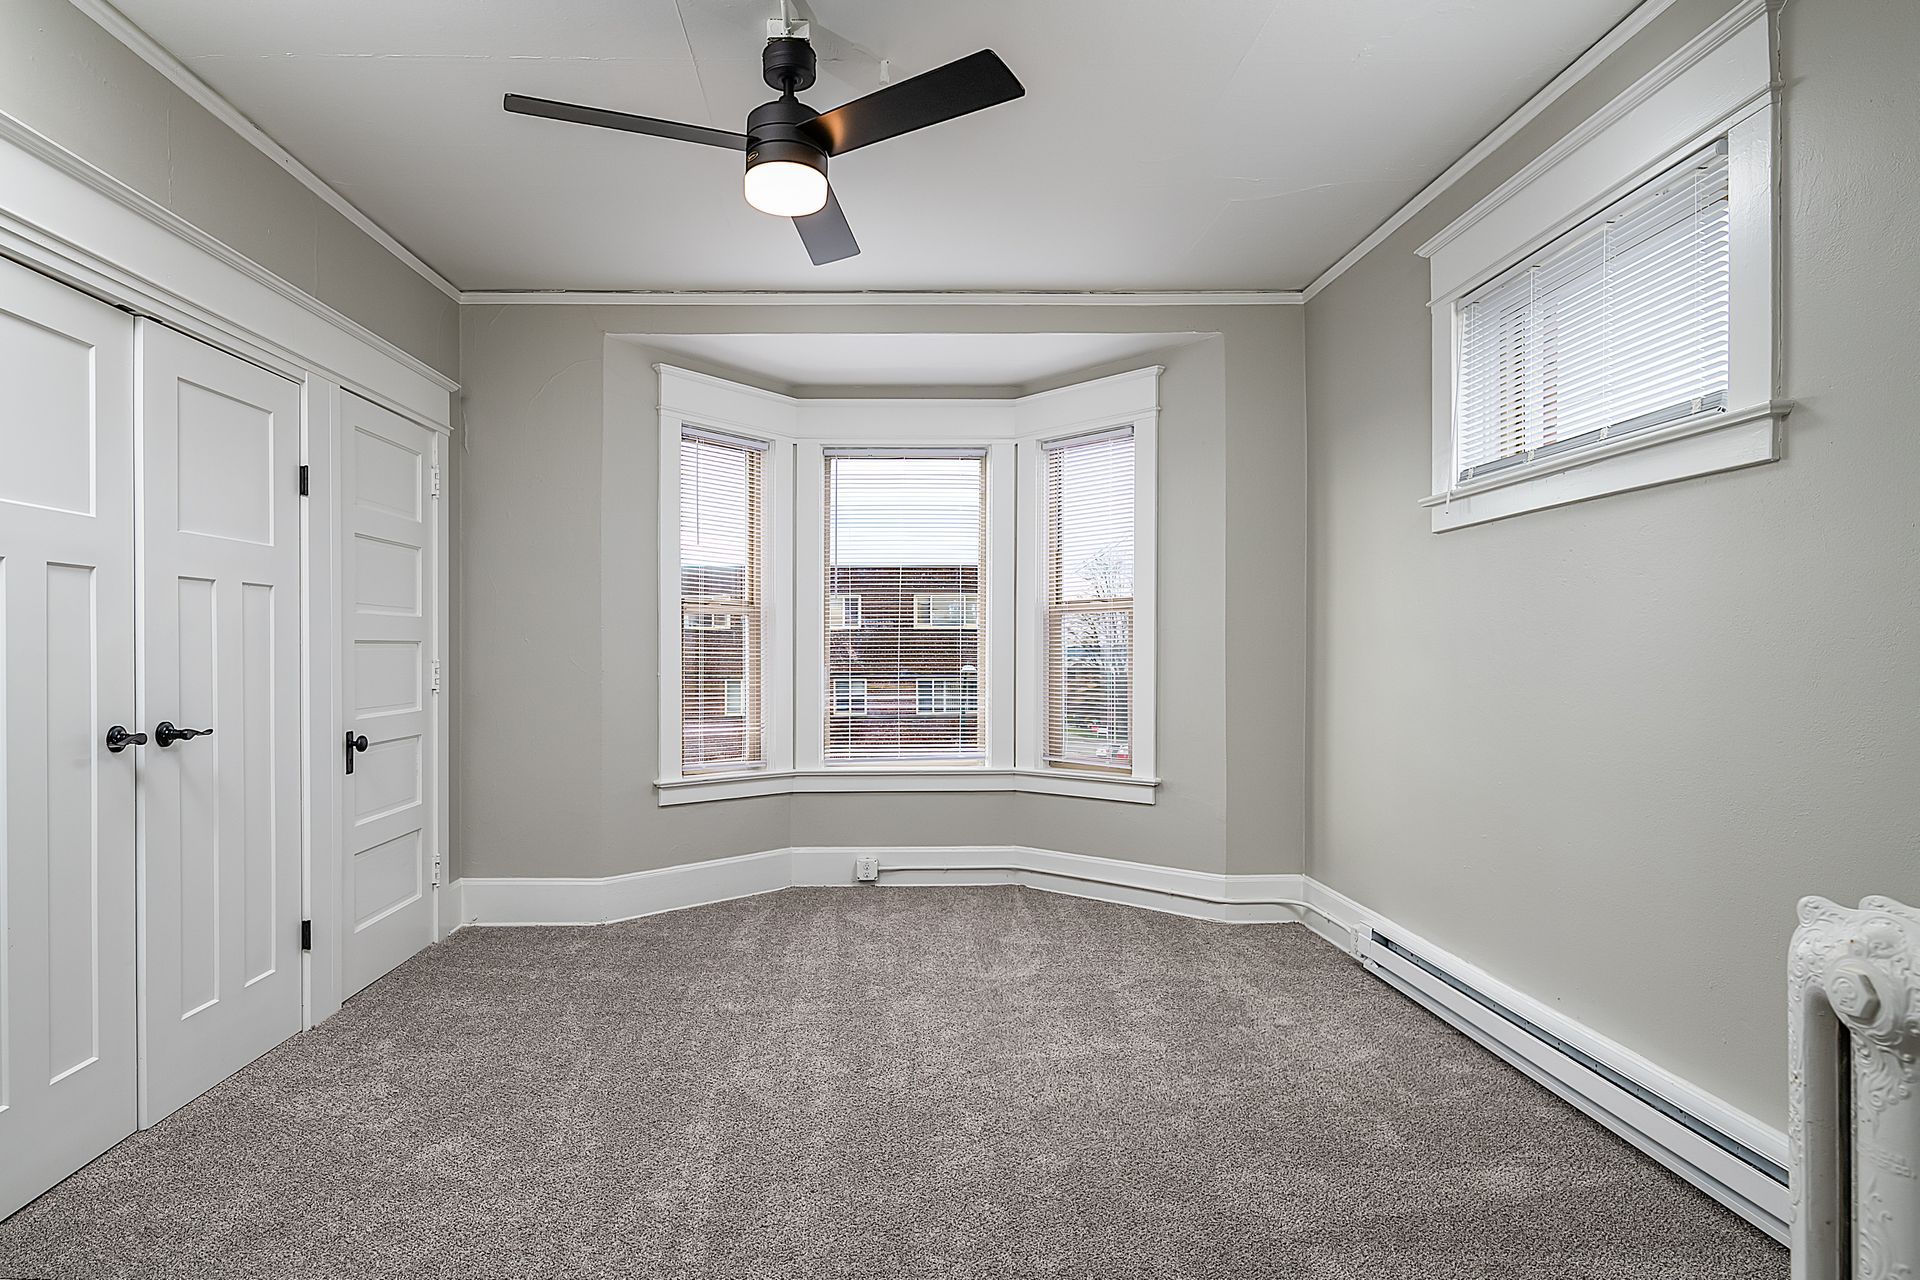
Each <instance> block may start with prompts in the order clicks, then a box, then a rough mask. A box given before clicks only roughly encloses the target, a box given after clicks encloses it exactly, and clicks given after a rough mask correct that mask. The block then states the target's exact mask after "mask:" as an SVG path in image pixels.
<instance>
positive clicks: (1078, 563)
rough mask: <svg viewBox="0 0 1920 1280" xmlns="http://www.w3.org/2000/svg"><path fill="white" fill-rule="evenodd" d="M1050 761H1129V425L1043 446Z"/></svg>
mask: <svg viewBox="0 0 1920 1280" xmlns="http://www.w3.org/2000/svg"><path fill="white" fill-rule="evenodd" d="M1045 455H1046V477H1045V484H1046V508H1045V511H1046V516H1045V524H1046V561H1045V563H1046V608H1045V613H1046V622H1045V625H1046V639H1045V647H1046V654H1045V662H1046V669H1047V670H1046V699H1047V705H1046V742H1045V751H1046V760H1047V763H1048V765H1050V766H1052V767H1055V768H1074V769H1111V770H1121V771H1124V770H1128V769H1131V768H1132V766H1133V741H1132V734H1133V674H1134V673H1133V662H1134V655H1133V626H1134V546H1133V538H1134V440H1133V428H1131V427H1121V428H1119V429H1118V430H1114V431H1103V432H1100V433H1098V434H1096V435H1090V436H1082V437H1079V438H1074V439H1067V440H1061V441H1056V442H1052V443H1049V444H1047V445H1046V446H1045Z"/></svg>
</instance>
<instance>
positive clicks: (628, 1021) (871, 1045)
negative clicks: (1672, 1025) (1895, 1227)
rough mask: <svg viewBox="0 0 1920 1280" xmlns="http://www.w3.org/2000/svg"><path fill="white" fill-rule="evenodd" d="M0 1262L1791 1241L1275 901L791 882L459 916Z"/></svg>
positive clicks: (1161, 1269)
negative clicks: (1719, 1199)
mask: <svg viewBox="0 0 1920 1280" xmlns="http://www.w3.org/2000/svg"><path fill="white" fill-rule="evenodd" d="M0 1273H3V1274H5V1275H8V1276H60V1277H67V1276H120V1275H135V1276H154V1277H168V1278H173V1277H181V1278H185V1277H196V1276H272V1277H296V1276H298V1277H305V1276H328V1277H346V1276H355V1277H359V1276H366V1277H373V1276H472V1277H495V1276H498V1277H536V1276H537V1277H549V1276H555V1277H557V1276H660V1277H760V1278H765V1280H788V1278H794V1280H813V1278H814V1277H827V1276H836V1277H859V1278H862V1280H866V1278H880V1277H888V1278H891V1277H900V1278H902V1280H904V1278H907V1277H912V1278H914V1280H929V1278H940V1280H976V1278H979V1280H985V1278H986V1277H1076V1278H1078V1277H1085V1278H1087V1280H1094V1278H1098V1280H1110V1278H1118V1277H1155V1278H1156V1280H1163V1278H1172V1277H1209V1278H1215V1277H1217V1278H1220V1280H1227V1278H1229V1277H1231V1278H1233V1280H1248V1278H1252V1277H1269V1276H1271V1277H1287V1278H1289V1280H1357V1278H1360V1277H1365V1278H1366V1280H1448V1278H1454V1277H1457V1278H1459V1280H1510V1278H1516V1277H1539V1278H1541V1280H1547V1278H1549V1277H1551V1280H1569V1278H1574V1277H1580V1278H1607V1280H1612V1278H1614V1277H1618V1278H1620V1280H1628V1278H1631V1280H1665V1278H1668V1277H1671V1278H1672V1280H1715V1278H1718V1277H1768V1278H1769V1280H1775V1278H1778V1277H1784V1276H1786V1274H1787V1258H1786V1254H1785V1252H1784V1251H1782V1250H1781V1249H1779V1248H1777V1247H1776V1246H1774V1245H1773V1244H1772V1243H1770V1242H1769V1241H1767V1240H1766V1239H1765V1238H1763V1237H1762V1236H1760V1235H1759V1234H1758V1233H1756V1232H1754V1231H1753V1230H1751V1229H1749V1228H1748V1227H1746V1226H1745V1225H1744V1224H1742V1223H1741V1222H1739V1221H1738V1220H1737V1219H1735V1218H1734V1217H1732V1216H1731V1215H1729V1214H1728V1213H1726V1212H1724V1211H1723V1210H1721V1209H1720V1208H1718V1207H1717V1206H1715V1205H1714V1204H1712V1203H1711V1202H1709V1201H1708V1200H1706V1199H1705V1198H1703V1197H1702V1196H1700V1195H1698V1194H1697V1193H1695V1192H1694V1191H1693V1190H1691V1189H1690V1188H1688V1187H1687V1186H1685V1185H1684V1184H1682V1183H1681V1182H1679V1181H1678V1180H1676V1179H1674V1178H1673V1177H1671V1176H1670V1175H1668V1174H1667V1173H1666V1172H1664V1171H1663V1170H1661V1169H1659V1168H1658V1167H1656V1166H1654V1165H1652V1164H1650V1163H1648V1162H1647V1161H1645V1160H1644V1159H1642V1158H1641V1157H1640V1156H1638V1155H1637V1154H1636V1153H1634V1152H1633V1151H1632V1150H1630V1149H1629V1148H1628V1147H1626V1146H1625V1145H1623V1144H1622V1143H1621V1142H1619V1141H1618V1140H1617V1139H1615V1138H1614V1137H1612V1136H1611V1135H1610V1134H1608V1133H1606V1132H1605V1131H1603V1130H1601V1129H1599V1128H1598V1127H1596V1126H1595V1125H1593V1124H1591V1123H1589V1122H1588V1121H1587V1120H1586V1119H1584V1118H1583V1117H1581V1116H1580V1115H1578V1114H1576V1113H1575V1112H1573V1111H1572V1110H1570V1109H1568V1108H1567V1107H1566V1106H1564V1105H1563V1104H1561V1103H1560V1102H1559V1101H1557V1100H1556V1099H1554V1098H1553V1097H1551V1096H1550V1095H1548V1094H1547V1093H1545V1092H1543V1091H1541V1090H1540V1089H1539V1088H1537V1087H1536V1086H1534V1085H1533V1084H1531V1083H1529V1082H1528V1081H1527V1080H1525V1079H1524V1078H1522V1077H1521V1076H1519V1075H1518V1074H1516V1073H1514V1072H1513V1071H1511V1070H1509V1069H1508V1068H1506V1067H1505V1066H1502V1065H1500V1064H1499V1063H1497V1062H1496V1061H1495V1060H1493V1059H1492V1058H1490V1057H1489V1056H1488V1055H1487V1054H1486V1053H1484V1052H1483V1051H1482V1050H1480V1049H1479V1048H1478V1047H1476V1046H1475V1045H1473V1044H1472V1043H1471V1042H1469V1041H1467V1040H1465V1039H1463V1038H1462V1037H1460V1036H1458V1035H1456V1034H1455V1033H1453V1032H1452V1031H1450V1030H1448V1029H1447V1028H1445V1027H1444V1026H1443V1025H1442V1024H1440V1023H1439V1022H1437V1021H1435V1020H1434V1019H1433V1018H1431V1017H1429V1016H1428V1015H1427V1014H1425V1013H1424V1012H1422V1011H1420V1010H1419V1009H1417V1008H1416V1007H1414V1006H1413V1005H1411V1004H1409V1003H1408V1002H1406V1001H1405V1000H1403V999H1402V998H1401V997H1399V996H1397V995H1395V994H1394V993H1393V992H1392V991H1390V990H1389V989H1388V988H1386V987H1385V986H1384V985H1382V984H1381V983H1379V982H1377V981H1376V980H1374V979H1372V978H1370V977H1368V976H1366V975H1365V974H1363V973H1362V972H1361V971H1360V970H1359V968H1358V967H1357V966H1356V965H1355V964H1354V963H1353V962H1352V961H1351V960H1349V959H1348V958H1347V957H1345V956H1343V955H1342V954H1340V953H1339V952H1338V951H1337V950H1336V949H1335V948H1333V947H1331V946H1328V945H1327V944H1326V943H1324V942H1322V941H1321V940H1319V939H1318V938H1315V937H1314V936H1312V935H1311V934H1309V933H1308V932H1307V931H1306V930H1304V929H1299V928H1293V927H1258V926H1246V925H1218V924H1210V923H1205V922H1201V921H1195V920H1186V919H1181V918H1178V917H1174V916H1167V915H1160V914H1155V913H1152V912H1146V911H1136V910H1131V909H1128V908H1125V907H1116V906H1107V905H1104V904H1100V903H1093V902H1086V901H1081V900H1078V899H1074V898H1067V897H1061V896H1056V895H1052V894H1047V893H1041V892H1037V891H1032V890H1026V889H987V888H953V889H811V890H792V891H789V892H785V893H778V894H770V895H767V896H765V897H759V898H750V899H746V900H743V901H739V902H731V903H725V904H721V905H717V906H711V907H701V908H697V909H695V910H691V911H684V912H679V913H676V914H673V915H666V916H656V917H653V918H651V919H647V920H640V921H635V922H632V923H628V924H619V925H607V926H602V927H599V928H541V929H469V930H464V931H462V932H460V933H457V934H455V935H454V936H453V938H451V939H450V940H449V941H447V942H446V943H444V944H442V945H441V946H438V947H436V948H434V949H433V950H431V951H429V952H426V953H425V954H423V955H421V956H418V957H416V958H415V959H413V960H411V961H409V962H408V963H407V964H406V965H404V966H402V967H401V968H400V969H399V970H398V971H396V972H395V973H394V974H393V975H392V976H391V977H389V978H388V979H386V980H385V981H383V982H381V983H378V984H377V985H375V986H374V987H372V988H370V989H369V990H368V991H366V992H365V993H364V994H362V995H361V996H359V997H358V998H356V999H354V1000H352V1001H350V1002H349V1003H348V1005H347V1006H346V1008H345V1009H344V1010H343V1011H342V1012H341V1013H340V1014H339V1015H338V1016H336V1017H334V1018H333V1019H331V1020H330V1021H328V1022H326V1023H325V1024H323V1025H322V1026H320V1027H318V1028H316V1029H314V1030H313V1031H310V1032H307V1033H305V1034H303V1035H300V1036H298V1037H296V1038H294V1039H293V1040H291V1041H289V1042H287V1043H286V1044H285V1045H282V1046H281V1047H280V1048H278V1049H276V1050H274V1051H273V1052H272V1053H270V1054H268V1055H267V1056H266V1057H265V1058H263V1059H261V1060H260V1061H259V1062H258V1063H256V1064H255V1065H253V1066H252V1067H249V1068H248V1069H247V1070H245V1071H242V1072H240V1073H239V1074H238V1075H236V1076H234V1077H233V1078H231V1079H229V1080H228V1081H226V1082H225V1083H224V1084H222V1085H220V1086H218V1087H217V1088H215V1089H213V1090H212V1091H210V1092H208V1093H207V1094H205V1095H203V1096H202V1097H200V1098H199V1099H198V1100H196V1101H195V1102H193V1103H192V1104H190V1105H189V1106H187V1107H185V1108H184V1109H182V1110H181V1111H179V1112H178V1113H176V1114H175V1115H174V1116H172V1117H170V1118H169V1119H168V1120H166V1121H165V1122H164V1123H162V1124H160V1125H158V1126H157V1127H155V1128H153V1129H151V1130H149V1131H148V1132H146V1133H142V1134H138V1135H136V1136H135V1137H133V1138H130V1139H129V1140H127V1141H126V1142H124V1143H122V1144H121V1145H120V1146H119V1147H117V1148H115V1149H114V1150H113V1151H112V1152H110V1153H108V1154H107V1155H105V1156H103V1157H101V1158H100V1159H99V1160H97V1161H95V1162H94V1163H93V1164H91V1165H89V1166H88V1167H87V1168H86V1169H84V1170H82V1171H81V1172H80V1173H78V1174H76V1175H75V1176H74V1177H72V1178H70V1179H68V1180H67V1181H66V1182H65V1183H63V1184H61V1185H60V1186H59V1187H57V1188H55V1189H54V1190H53V1191H51V1192H49V1193H48V1194H47V1195H45V1196H43V1197H41V1198H40V1199H39V1200H37V1201H35V1202H34V1203H33V1204H32V1205H29V1206H28V1207H27V1208H25V1209H23V1210H21V1211H20V1212H19V1213H18V1214H16V1215H15V1216H14V1217H13V1218H12V1219H10V1220H8V1221H7V1222H6V1223H4V1224H0Z"/></svg>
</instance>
